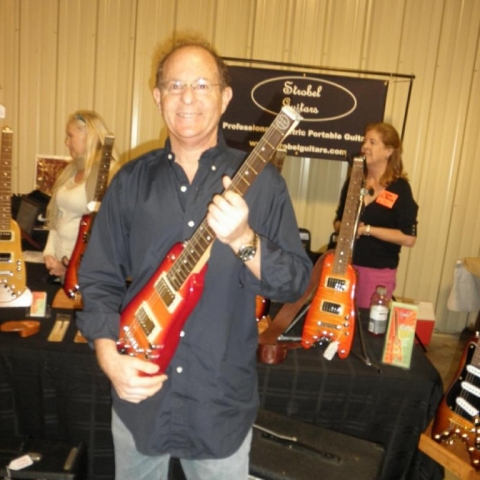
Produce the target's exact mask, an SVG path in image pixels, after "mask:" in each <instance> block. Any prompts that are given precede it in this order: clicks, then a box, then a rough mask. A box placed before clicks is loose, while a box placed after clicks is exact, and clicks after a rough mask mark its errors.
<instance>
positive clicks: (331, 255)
mask: <svg viewBox="0 0 480 480" xmlns="http://www.w3.org/2000/svg"><path fill="white" fill-rule="evenodd" d="M363 164H364V159H363V157H355V158H354V159H353V166H352V172H351V175H350V182H349V185H348V192H347V198H346V202H345V209H344V212H343V218H342V224H341V227H340V232H339V234H338V239H337V246H336V248H335V251H333V250H331V251H328V252H326V253H325V254H324V255H323V256H322V261H323V266H322V273H321V275H320V282H319V285H318V289H317V292H316V293H315V296H314V297H313V300H312V303H311V305H310V309H309V310H308V313H307V316H306V318H305V323H304V326H303V332H302V346H303V348H310V347H311V346H312V345H314V344H322V343H323V342H326V343H331V342H338V348H337V353H338V356H339V357H340V358H346V357H347V356H348V354H349V353H350V349H351V346H352V340H353V334H354V330H355V316H356V314H355V302H354V299H355V286H356V282H357V276H356V273H355V270H354V268H353V266H352V264H351V257H352V250H353V243H354V241H355V235H356V231H357V220H358V207H359V202H360V200H361V195H360V191H361V188H362V186H363Z"/></svg>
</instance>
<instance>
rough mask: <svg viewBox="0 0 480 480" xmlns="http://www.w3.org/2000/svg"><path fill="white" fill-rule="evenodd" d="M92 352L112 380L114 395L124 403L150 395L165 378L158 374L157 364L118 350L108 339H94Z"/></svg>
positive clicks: (160, 386)
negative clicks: (93, 350) (124, 401)
mask: <svg viewBox="0 0 480 480" xmlns="http://www.w3.org/2000/svg"><path fill="white" fill-rule="evenodd" d="M95 351H96V354H97V360H98V363H99V365H100V368H101V369H102V370H103V371H104V372H105V374H106V375H107V377H108V378H109V379H110V381H111V382H112V385H113V387H114V388H115V391H116V392H117V394H118V396H119V397H120V398H121V399H122V400H126V401H127V402H132V403H140V402H141V401H142V400H145V399H146V398H149V397H151V396H153V395H154V394H155V393H157V392H158V391H159V390H160V389H161V388H162V386H163V382H165V380H167V378H168V377H167V376H166V375H165V374H161V375H158V370H159V368H160V367H159V366H158V365H155V364H154V363H151V362H147V361H145V360H141V359H139V358H136V357H131V356H129V355H122V354H120V353H118V350H117V346H116V344H115V342H114V341H113V340H111V339H107V338H99V339H97V340H95Z"/></svg>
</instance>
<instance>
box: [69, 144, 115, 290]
mask: <svg viewBox="0 0 480 480" xmlns="http://www.w3.org/2000/svg"><path fill="white" fill-rule="evenodd" d="M114 141H115V137H114V136H113V135H107V136H106V137H105V142H104V144H103V148H102V157H101V159H100V166H99V168H98V176H97V183H96V186H95V193H94V198H93V206H92V207H91V208H90V210H91V211H89V212H88V213H85V214H84V215H83V216H82V218H81V220H80V225H79V228H78V236H77V241H76V242H75V247H74V248H73V252H72V255H71V257H70V260H69V262H68V266H67V271H66V272H65V280H64V282H63V290H64V291H65V293H66V294H67V296H68V297H69V298H71V299H75V298H76V297H77V295H78V292H79V290H80V287H79V285H78V269H79V268H80V263H81V262H82V258H83V255H84V253H85V249H86V248H87V245H88V240H89V239H90V234H91V232H92V228H93V223H94V221H95V217H96V215H97V212H98V209H99V208H100V204H101V202H102V199H103V195H104V194H105V190H106V189H107V185H108V176H109V173H110V163H111V161H112V150H113V143H114ZM89 207H90V206H89Z"/></svg>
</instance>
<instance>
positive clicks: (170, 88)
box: [161, 78, 221, 95]
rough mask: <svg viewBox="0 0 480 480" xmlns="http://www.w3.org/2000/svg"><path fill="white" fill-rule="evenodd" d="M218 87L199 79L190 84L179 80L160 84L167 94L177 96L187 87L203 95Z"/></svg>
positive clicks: (216, 84)
mask: <svg viewBox="0 0 480 480" xmlns="http://www.w3.org/2000/svg"><path fill="white" fill-rule="evenodd" d="M220 85H221V83H212V82H210V81H208V80H205V79H204V78H200V79H198V80H195V81H194V82H192V83H184V82H180V81H179V80H176V81H172V82H167V83H162V84H161V87H162V89H163V90H165V91H166V92H168V93H173V94H174V95H179V94H181V93H183V92H184V91H185V89H186V88H187V87H190V88H191V89H192V90H193V91H194V92H195V93H199V94H205V93H209V92H210V91H211V90H212V89H213V87H218V86H220Z"/></svg>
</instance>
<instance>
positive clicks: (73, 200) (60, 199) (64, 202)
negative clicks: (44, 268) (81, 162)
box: [43, 178, 87, 261]
mask: <svg viewBox="0 0 480 480" xmlns="http://www.w3.org/2000/svg"><path fill="white" fill-rule="evenodd" d="M57 206H58V211H59V213H58V215H59V218H58V223H57V226H56V228H55V229H52V230H50V232H49V234H48V239H47V244H46V246H45V249H44V251H43V255H44V256H45V255H52V256H54V257H55V258H56V259H57V260H60V261H61V260H62V258H63V257H64V256H66V257H67V258H70V256H71V254H72V252H73V249H74V247H75V243H76V241H77V237H78V229H79V226H80V220H81V218H82V215H83V214H84V213H85V212H86V211H87V192H86V189H85V182H83V183H80V184H75V183H74V180H73V178H72V179H71V180H69V181H68V182H67V183H66V184H65V185H62V186H61V187H59V189H58V193H57Z"/></svg>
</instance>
